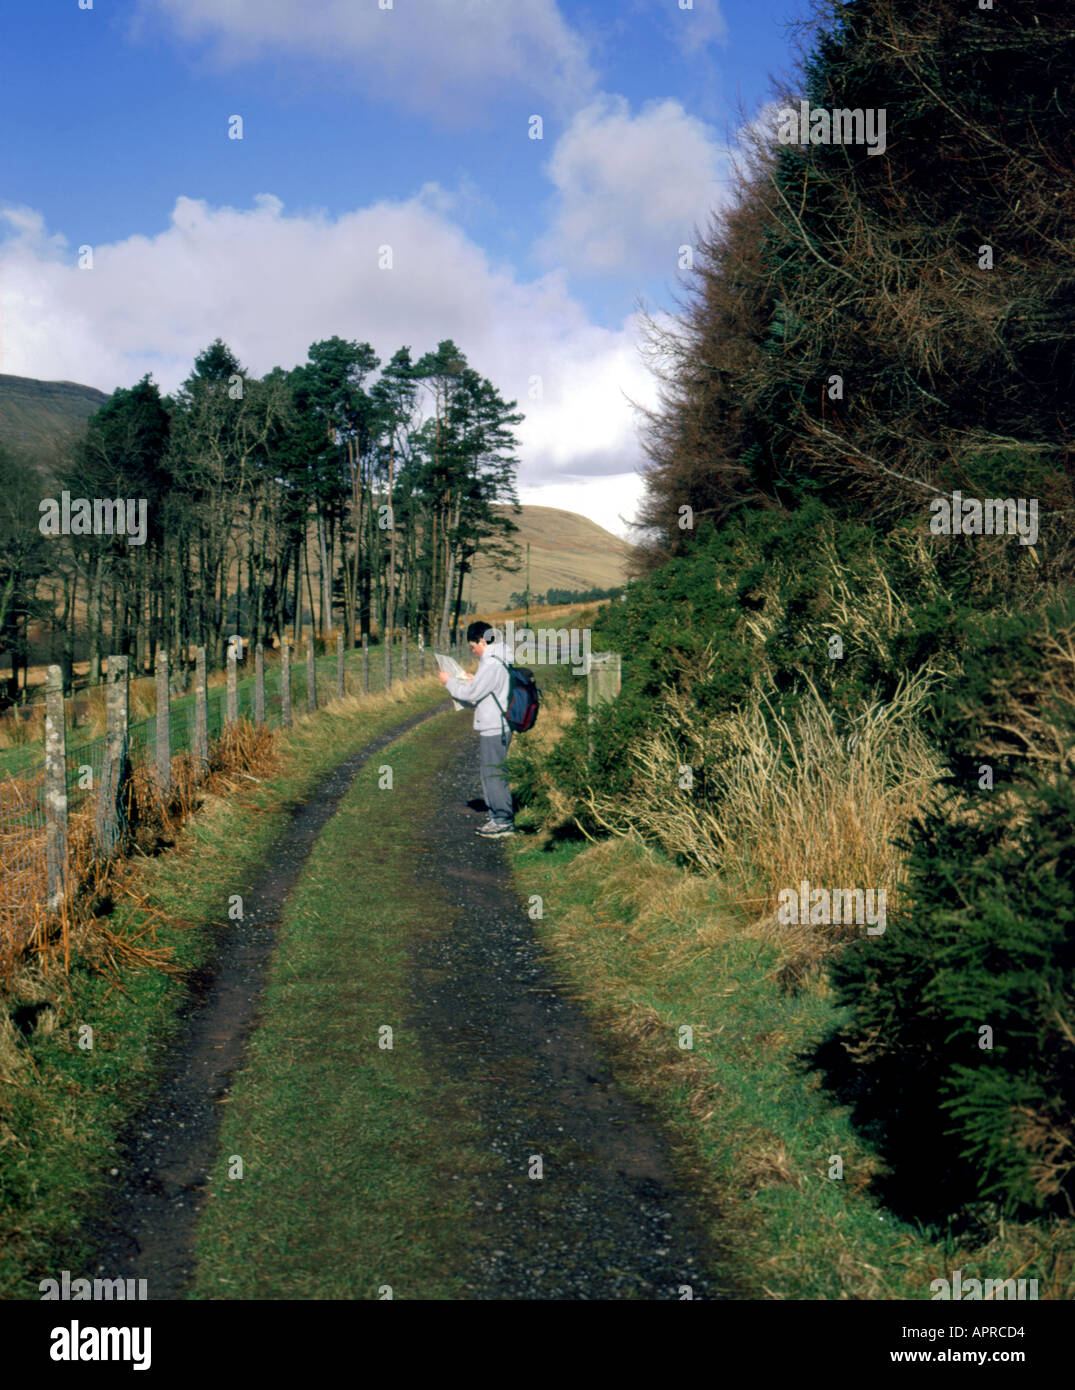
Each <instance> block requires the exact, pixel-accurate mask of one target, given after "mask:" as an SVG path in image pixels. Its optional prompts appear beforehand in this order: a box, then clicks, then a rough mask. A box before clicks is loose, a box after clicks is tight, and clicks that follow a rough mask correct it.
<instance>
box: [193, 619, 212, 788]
mask: <svg viewBox="0 0 1075 1390" xmlns="http://www.w3.org/2000/svg"><path fill="white" fill-rule="evenodd" d="M194 763H195V773H196V775H197V778H198V780H199V781H201V779H202V778H203V777H204V776H205V774H206V773H207V772H208V771H209V687H208V686H207V684H206V675H205V648H204V647H198V648H197V649H196V650H195V652H194Z"/></svg>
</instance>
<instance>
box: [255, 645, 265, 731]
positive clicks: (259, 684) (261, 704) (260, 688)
mask: <svg viewBox="0 0 1075 1390" xmlns="http://www.w3.org/2000/svg"><path fill="white" fill-rule="evenodd" d="M254 723H255V724H256V725H257V727H258V728H259V729H263V728H264V727H265V643H264V642H259V643H258V644H257V646H256V647H255V648H254Z"/></svg>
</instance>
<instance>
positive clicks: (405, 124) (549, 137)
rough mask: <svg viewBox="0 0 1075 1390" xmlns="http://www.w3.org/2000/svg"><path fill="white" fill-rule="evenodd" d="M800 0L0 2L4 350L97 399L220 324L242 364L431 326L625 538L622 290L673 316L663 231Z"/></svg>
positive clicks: (535, 447) (632, 490) (689, 203)
mask: <svg viewBox="0 0 1075 1390" xmlns="http://www.w3.org/2000/svg"><path fill="white" fill-rule="evenodd" d="M82 3H83V4H86V3H87V0H82ZM381 6H384V8H382V7H381ZM804 12H805V0H753V2H752V0H721V3H719V4H718V3H716V0H693V5H692V8H691V9H689V10H686V9H680V8H679V0H625V2H624V3H611V0H601V2H600V3H589V4H585V3H566V0H565V3H561V4H560V5H559V6H557V5H556V4H555V3H554V0H391V7H388V0H93V5H92V8H90V9H80V8H79V0H40V2H39V3H36V4H33V5H29V4H26V5H21V6H18V7H9V10H8V13H7V14H6V15H5V20H4V42H3V44H2V45H0V122H2V129H3V130H4V131H5V133H6V135H7V138H6V139H5V140H4V142H3V145H2V147H0V311H2V317H0V371H6V372H14V373H17V374H21V375H28V376H39V377H44V378H49V379H55V378H66V379H71V380H78V381H84V382H87V383H89V384H91V385H94V386H98V387H100V388H101V389H103V390H112V389H113V388H114V387H116V386H119V385H129V384H131V382H133V381H134V380H136V379H137V378H138V377H139V376H140V375H141V374H142V373H143V372H145V371H147V370H149V371H152V372H153V373H154V376H155V378H156V379H157V380H158V381H159V382H160V383H161V385H162V387H164V388H165V389H173V388H174V387H175V386H176V385H177V384H178V383H179V381H181V380H182V379H183V377H184V376H185V375H186V374H187V373H188V371H189V368H190V361H191V358H192V357H193V354H194V353H195V352H197V351H198V350H199V349H200V348H201V347H203V346H205V344H206V343H207V342H209V341H211V340H212V338H214V337H216V336H217V335H218V334H219V335H220V336H221V337H223V338H224V339H225V340H226V341H227V342H229V343H230V344H231V345H232V347H233V348H235V349H236V351H237V352H238V354H239V356H240V358H241V360H242V361H243V362H244V364H245V365H246V366H247V368H248V369H249V370H251V371H254V372H257V373H261V372H264V371H266V370H268V369H269V368H270V367H271V366H273V365H275V364H276V363H280V364H281V365H285V366H290V365H292V364H293V363H294V362H297V361H301V360H303V358H304V356H305V348H306V346H308V344H309V343H310V342H311V341H314V340H315V339H317V338H322V337H328V336H331V335H332V334H333V333H339V334H341V336H344V337H348V338H357V339H359V340H360V341H364V340H368V341H370V342H372V343H373V344H374V346H375V347H376V348H377V350H378V351H379V352H380V353H381V354H382V356H387V355H388V354H390V353H391V352H392V351H393V350H394V349H395V348H396V347H398V346H400V345H401V344H403V343H407V344H409V345H410V346H411V347H412V348H413V349H414V351H415V352H416V353H418V352H422V351H424V350H426V349H427V348H431V347H433V346H435V343H436V341H437V340H438V339H439V338H441V337H447V336H450V337H453V338H454V339H455V340H456V341H457V342H458V343H459V345H460V347H462V349H463V350H464V352H465V353H466V354H467V356H468V358H469V359H470V361H471V363H472V365H474V366H475V367H476V368H477V369H478V370H479V371H481V372H482V373H484V374H485V375H488V376H490V377H491V378H492V379H493V380H494V381H495V382H496V383H497V385H498V386H499V387H500V388H501V390H502V391H503V392H504V393H505V395H507V396H509V397H515V398H516V399H518V400H519V403H520V408H521V409H523V410H524V411H526V412H527V420H526V422H525V424H524V426H523V427H522V428H521V430H520V437H521V448H520V459H521V468H520V479H519V480H520V492H521V495H522V497H523V500H524V501H535V502H543V503H545V504H546V505H553V506H564V507H569V508H571V509H572V510H577V511H581V512H583V513H584V514H586V515H589V516H592V517H593V518H594V519H595V520H597V521H599V522H601V524H603V525H606V526H609V528H610V529H613V530H616V531H619V532H620V533H621V534H622V533H623V532H624V525H623V523H622V521H621V520H620V518H621V516H623V515H624V514H626V515H631V514H632V513H633V505H634V502H635V501H636V500H637V497H638V495H639V490H640V482H639V479H638V477H637V474H636V470H637V467H638V464H639V461H640V452H639V448H638V442H637V438H636V434H635V425H634V417H633V414H632V411H631V409H630V405H629V402H628V400H627V398H628V397H629V398H631V399H633V400H636V401H641V402H642V403H647V402H649V401H651V400H652V398H653V383H652V379H651V378H650V377H649V376H648V373H647V372H646V370H645V366H644V364H643V362H642V360H641V357H640V355H639V350H638V349H639V325H638V322H637V319H636V316H635V309H636V305H637V304H638V302H639V301H640V300H641V301H642V302H644V303H645V304H646V305H647V307H649V308H651V309H655V310H657V311H660V310H661V309H670V308H672V307H673V300H672V293H673V292H674V290H675V286H676V281H677V258H678V251H679V247H680V246H681V245H684V244H687V245H689V244H691V243H692V241H693V231H694V227H695V225H696V224H697V222H698V221H699V219H702V218H704V217H705V216H706V214H707V212H708V210H709V209H711V208H712V207H714V206H715V205H719V203H720V201H721V199H722V198H723V197H724V196H725V193H726V189H727V187H728V183H727V178H728V145H729V142H730V141H734V137H735V132H736V129H737V127H738V125H739V120H740V115H739V113H740V110H744V111H745V112H746V113H747V115H748V116H749V117H753V116H755V115H756V114H757V112H758V110H759V107H760V106H761V104H762V103H763V102H764V101H765V100H767V99H768V98H769V96H770V95H771V92H770V85H769V79H770V76H771V75H781V74H787V73H788V72H789V71H790V69H791V62H792V42H793V37H794V36H793V34H792V33H791V32H790V31H789V29H788V28H787V27H786V26H787V22H788V21H790V20H794V19H796V18H798V17H800V16H801V15H802V14H803V13H804ZM236 115H238V116H241V118H242V137H243V138H242V139H241V140H239V139H229V138H228V131H229V120H230V118H231V117H233V116H236ZM534 116H540V118H541V122H542V131H541V134H542V138H541V139H540V140H535V139H531V138H530V134H529V133H530V129H531V120H532V117H534ZM386 245H387V246H390V247H391V248H392V264H391V267H390V268H388V267H386V266H385V265H384V256H383V254H382V252H381V248H382V247H384V246H386ZM87 246H88V247H90V248H92V266H89V265H87V264H86V263H85V262H86V257H85V255H84V254H83V255H82V261H83V265H82V266H80V265H79V259H80V248H82V247H87Z"/></svg>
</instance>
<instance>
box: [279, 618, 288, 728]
mask: <svg viewBox="0 0 1075 1390" xmlns="http://www.w3.org/2000/svg"><path fill="white" fill-rule="evenodd" d="M280 723H281V724H282V725H283V727H284V728H285V729H290V728H291V641H290V639H289V637H288V635H287V633H286V632H285V633H283V634H282V635H281V637H280Z"/></svg>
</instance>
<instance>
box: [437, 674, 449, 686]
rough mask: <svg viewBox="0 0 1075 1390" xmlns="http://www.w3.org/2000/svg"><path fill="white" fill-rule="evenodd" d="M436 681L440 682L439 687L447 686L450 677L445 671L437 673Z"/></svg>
mask: <svg viewBox="0 0 1075 1390" xmlns="http://www.w3.org/2000/svg"><path fill="white" fill-rule="evenodd" d="M437 680H439V681H440V683H441V685H447V684H448V682H449V681H450V680H451V676H450V675H449V674H448V672H447V671H438V672H437Z"/></svg>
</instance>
